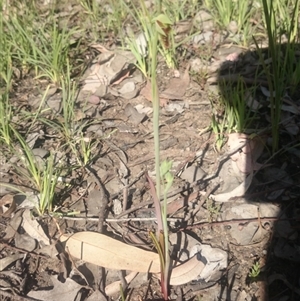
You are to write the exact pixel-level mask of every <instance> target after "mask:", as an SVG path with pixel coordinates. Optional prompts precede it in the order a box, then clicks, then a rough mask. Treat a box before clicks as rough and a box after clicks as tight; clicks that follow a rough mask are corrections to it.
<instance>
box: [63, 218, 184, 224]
mask: <svg viewBox="0 0 300 301" xmlns="http://www.w3.org/2000/svg"><path fill="white" fill-rule="evenodd" d="M61 219H65V220H70V221H83V220H84V221H92V222H96V221H98V220H99V218H98V217H75V216H63V217H61ZM156 220H157V219H156V217H128V218H106V219H104V221H105V222H107V223H121V222H152V221H156ZM167 220H168V222H174V223H175V222H178V221H181V220H182V219H181V218H174V217H170V218H168V219H167Z"/></svg>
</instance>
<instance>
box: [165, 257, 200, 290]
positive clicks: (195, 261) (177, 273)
mask: <svg viewBox="0 0 300 301" xmlns="http://www.w3.org/2000/svg"><path fill="white" fill-rule="evenodd" d="M198 255H199V256H198ZM198 255H197V254H196V255H195V256H193V257H192V258H190V259H189V260H187V261H186V262H184V263H183V264H181V265H179V266H177V267H176V268H174V269H172V273H171V279H170V284H171V285H182V284H185V283H188V282H191V281H192V280H195V279H197V278H198V276H199V275H200V273H201V272H202V270H203V269H204V267H205V263H203V262H202V261H201V257H200V254H198ZM199 257H200V258H199Z"/></svg>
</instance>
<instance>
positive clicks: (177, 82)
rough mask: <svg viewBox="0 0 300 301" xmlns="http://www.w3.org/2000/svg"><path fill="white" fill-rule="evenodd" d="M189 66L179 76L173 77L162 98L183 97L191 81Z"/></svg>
mask: <svg viewBox="0 0 300 301" xmlns="http://www.w3.org/2000/svg"><path fill="white" fill-rule="evenodd" d="M189 69H190V68H189V66H188V67H187V68H186V70H185V72H184V74H183V75H182V76H181V77H179V78H171V79H170V82H169V85H168V87H167V88H166V89H165V90H164V91H163V92H162V93H161V95H160V97H161V98H166V99H170V100H172V99H183V96H184V94H185V91H186V89H187V88H188V86H189V83H190V75H189Z"/></svg>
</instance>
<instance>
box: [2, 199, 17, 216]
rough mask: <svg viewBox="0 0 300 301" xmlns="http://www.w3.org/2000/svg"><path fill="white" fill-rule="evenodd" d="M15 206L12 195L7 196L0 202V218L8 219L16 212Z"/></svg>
mask: <svg viewBox="0 0 300 301" xmlns="http://www.w3.org/2000/svg"><path fill="white" fill-rule="evenodd" d="M16 208H17V205H16V202H15V200H14V195H13V194H7V195H5V196H3V197H2V198H1V200H0V216H4V217H10V216H11V214H12V213H13V212H14V211H15V210H16Z"/></svg>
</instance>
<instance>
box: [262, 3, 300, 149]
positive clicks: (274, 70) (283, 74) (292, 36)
mask: <svg viewBox="0 0 300 301" xmlns="http://www.w3.org/2000/svg"><path fill="white" fill-rule="evenodd" d="M262 3H263V12H264V19H265V23H266V29H267V36H268V42H269V43H268V44H269V47H268V52H269V57H270V58H271V59H272V63H271V64H270V65H267V64H266V63H265V58H264V56H263V52H262V50H261V49H260V47H259V45H258V43H257V42H256V46H257V51H258V54H259V57H260V62H261V64H262V66H263V69H264V73H265V75H266V77H267V81H268V89H269V91H270V97H269V99H270V115H271V126H272V151H273V153H275V152H276V151H277V150H278V147H279V133H280V131H279V126H280V118H281V106H282V100H283V96H284V95H285V93H286V91H287V88H288V87H289V85H290V83H292V85H295V84H296V85H297V84H298V83H299V80H297V79H296V78H295V74H299V69H300V67H299V62H297V59H296V53H295V51H296V47H295V45H296V43H297V42H298V17H299V1H298V0H293V1H291V2H290V1H288V2H286V3H285V5H286V6H285V9H283V10H282V9H281V4H279V2H277V1H275V2H273V1H271V2H268V1H267V0H262ZM292 4H293V6H292V11H291V7H290V5H292ZM288 11H289V12H291V14H287V13H286V12H288ZM278 16H279V20H278ZM280 18H282V19H281V20H280ZM278 24H282V25H283V26H282V27H278ZM282 33H285V34H286V35H287V41H283V42H282ZM295 65H296V66H297V67H296V68H295Z"/></svg>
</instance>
